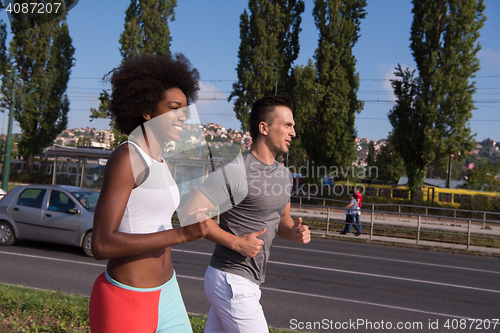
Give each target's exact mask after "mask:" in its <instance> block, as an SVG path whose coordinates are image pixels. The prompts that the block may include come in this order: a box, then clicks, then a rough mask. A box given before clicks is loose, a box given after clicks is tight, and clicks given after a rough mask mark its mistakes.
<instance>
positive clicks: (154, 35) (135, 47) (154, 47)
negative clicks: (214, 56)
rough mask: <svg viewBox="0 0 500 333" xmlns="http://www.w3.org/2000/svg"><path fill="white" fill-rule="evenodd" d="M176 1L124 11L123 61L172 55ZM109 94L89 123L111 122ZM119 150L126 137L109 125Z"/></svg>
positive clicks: (135, 1) (144, 2) (150, 0)
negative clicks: (98, 120) (93, 120)
mask: <svg viewBox="0 0 500 333" xmlns="http://www.w3.org/2000/svg"><path fill="white" fill-rule="evenodd" d="M176 6H177V1H176V0H131V1H130V5H129V7H128V8H127V10H126V11H125V24H124V30H123V32H122V33H121V34H120V39H119V42H120V54H121V56H122V61H123V60H125V59H127V58H129V57H135V56H140V55H169V54H170V43H171V41H172V37H171V36H170V29H169V26H168V22H169V21H174V20H175V13H174V9H175V7H176ZM109 98H110V96H109V94H108V92H107V91H106V90H104V91H103V92H102V93H101V94H100V96H99V101H100V103H99V107H98V109H94V108H91V109H90V113H91V114H90V119H91V120H92V119H98V118H102V119H106V118H109V119H111V113H110V112H109V110H108V103H109ZM109 125H110V127H111V128H112V129H113V134H114V137H115V142H114V143H113V146H115V147H116V146H117V145H118V144H119V143H120V142H123V141H124V140H126V138H127V136H126V135H123V134H121V133H120V131H118V130H117V129H116V128H115V125H114V122H113V121H112V120H111V121H110V124H109Z"/></svg>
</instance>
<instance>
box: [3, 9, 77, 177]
mask: <svg viewBox="0 0 500 333" xmlns="http://www.w3.org/2000/svg"><path fill="white" fill-rule="evenodd" d="M72 3H73V0H67V1H65V7H66V8H67V7H69V6H70V5H71V4H72ZM61 8H62V6H61ZM61 10H62V9H61ZM38 20H41V22H39V21H38ZM46 21H47V20H46V19H43V18H42V17H39V16H35V15H34V14H31V13H28V14H21V15H18V17H17V18H16V20H14V21H13V22H12V24H11V28H12V33H13V34H14V36H13V38H12V40H11V42H10V47H9V53H10V63H9V64H8V68H9V69H13V68H14V66H17V69H18V71H19V78H20V79H21V80H22V81H20V82H22V83H20V82H18V81H17V80H16V82H15V85H16V90H17V93H16V95H17V97H18V99H16V101H15V112H14V117H15V119H16V121H17V122H18V123H19V126H20V127H21V131H22V139H21V142H20V143H19V145H18V148H19V152H20V154H21V155H22V156H23V158H24V160H25V161H26V163H27V170H28V172H31V171H32V170H33V158H34V156H35V155H36V154H39V153H41V152H42V150H43V148H45V147H47V146H48V145H50V144H51V143H52V142H53V141H54V139H55V138H56V137H57V135H58V134H59V133H61V132H62V131H63V130H64V129H65V128H66V125H67V121H68V117H67V114H68V111H69V99H68V96H67V94H66V88H67V85H68V80H69V75H70V73H71V67H72V66H73V65H74V58H73V54H74V52H75V49H74V48H73V46H72V40H71V37H70V36H69V31H68V26H67V24H66V13H64V14H63V15H60V16H59V17H56V18H54V19H53V20H51V21H49V22H46ZM33 87H36V91H35V92H34V93H32V94H31V95H29V96H28V93H29V89H30V88H33ZM11 88H12V82H9V81H8V80H4V87H3V89H4V90H5V91H9V90H10V89H11ZM4 94H5V95H9V96H10V94H8V93H7V94H6V93H5V92H4Z"/></svg>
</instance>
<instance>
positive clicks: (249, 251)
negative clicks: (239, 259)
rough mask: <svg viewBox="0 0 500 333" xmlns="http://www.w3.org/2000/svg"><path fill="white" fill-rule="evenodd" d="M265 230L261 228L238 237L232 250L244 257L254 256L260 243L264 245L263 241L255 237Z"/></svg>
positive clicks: (258, 249)
mask: <svg viewBox="0 0 500 333" xmlns="http://www.w3.org/2000/svg"><path fill="white" fill-rule="evenodd" d="M265 232H266V229H262V230H261V231H256V232H252V233H249V234H246V235H243V236H241V237H239V240H240V241H239V242H238V244H237V246H236V247H235V248H234V250H235V251H236V252H239V253H241V254H242V255H244V256H245V257H249V258H254V257H255V256H256V255H257V253H259V251H260V248H261V247H262V245H264V241H263V240H262V239H258V238H257V237H259V236H262V235H263V234H264V233H265Z"/></svg>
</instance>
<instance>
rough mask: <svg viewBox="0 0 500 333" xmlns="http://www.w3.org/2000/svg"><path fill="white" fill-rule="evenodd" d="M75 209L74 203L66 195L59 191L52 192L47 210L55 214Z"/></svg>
mask: <svg viewBox="0 0 500 333" xmlns="http://www.w3.org/2000/svg"><path fill="white" fill-rule="evenodd" d="M72 208H75V203H74V202H73V200H71V199H70V198H69V196H67V195H66V194H64V193H62V192H59V191H52V192H51V193H50V199H49V210H53V211H56V212H64V213H65V212H67V211H68V210H69V209H72Z"/></svg>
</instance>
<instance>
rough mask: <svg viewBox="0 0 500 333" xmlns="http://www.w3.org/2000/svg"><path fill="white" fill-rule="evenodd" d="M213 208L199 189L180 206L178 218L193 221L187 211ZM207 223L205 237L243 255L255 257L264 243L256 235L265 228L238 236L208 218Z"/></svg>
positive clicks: (261, 232)
mask: <svg viewBox="0 0 500 333" xmlns="http://www.w3.org/2000/svg"><path fill="white" fill-rule="evenodd" d="M214 208H215V206H214V204H213V203H211V202H210V200H208V199H207V198H206V197H205V196H204V195H203V193H201V192H200V190H197V191H196V192H195V193H194V194H193V195H192V196H191V197H190V198H189V200H188V201H187V202H186V204H185V205H184V207H183V208H182V212H181V214H180V217H179V219H180V220H181V221H185V222H184V223H189V222H188V221H193V220H191V219H192V217H191V216H190V215H189V212H193V211H199V210H205V211H211V210H212V209H214ZM194 221H199V219H197V220H196V219H194ZM181 223H182V222H181ZM207 223H208V228H209V231H208V234H207V235H206V236H205V238H206V239H208V240H209V241H212V242H214V243H217V244H219V245H223V246H225V247H227V248H230V249H231V250H233V251H236V252H239V253H240V254H242V255H244V256H245V257H250V258H253V257H255V256H256V255H257V254H258V253H259V250H260V248H261V247H262V245H264V241H263V240H261V239H258V238H257V237H259V236H260V235H262V234H264V233H265V232H266V229H263V230H260V231H256V232H252V233H248V234H246V235H243V236H241V237H238V236H235V235H233V234H231V233H229V232H227V231H225V230H222V229H221V228H220V227H219V225H217V223H215V222H214V221H213V220H212V219H210V218H209V219H208V220H207Z"/></svg>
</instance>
